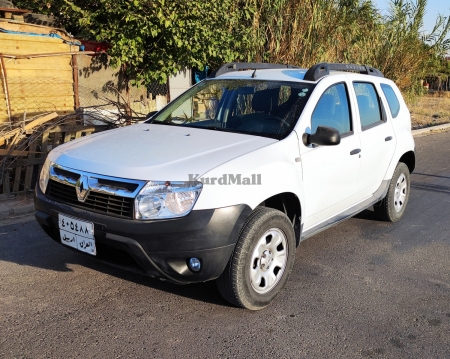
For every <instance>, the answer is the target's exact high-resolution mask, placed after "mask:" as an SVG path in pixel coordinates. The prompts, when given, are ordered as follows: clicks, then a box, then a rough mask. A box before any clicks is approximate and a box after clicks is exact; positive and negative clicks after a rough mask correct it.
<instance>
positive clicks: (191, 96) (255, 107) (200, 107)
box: [148, 80, 314, 139]
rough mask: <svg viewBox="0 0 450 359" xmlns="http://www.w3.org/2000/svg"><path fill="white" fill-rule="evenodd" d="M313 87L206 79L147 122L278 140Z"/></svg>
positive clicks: (299, 84) (304, 102) (301, 107)
mask: <svg viewBox="0 0 450 359" xmlns="http://www.w3.org/2000/svg"><path fill="white" fill-rule="evenodd" d="M313 86H314V85H311V84H306V83H298V82H297V83H296V82H279V81H264V80H207V81H204V82H201V83H199V84H198V85H197V86H195V87H193V88H191V89H190V90H188V91H187V92H186V93H185V94H183V95H182V96H180V97H179V98H177V99H176V100H175V101H173V102H172V103H170V104H169V105H168V106H167V107H166V108H165V109H164V110H162V111H161V112H160V113H159V114H157V115H156V116H155V117H153V118H152V119H151V120H149V121H148V122H150V123H155V124H167V125H176V126H187V127H199V128H205V129H210V130H218V131H230V132H236V133H245V134H252V135H258V136H266V137H272V138H277V139H281V138H284V137H286V136H287V135H288V134H289V133H290V132H291V131H292V129H293V128H294V126H295V124H296V123H297V120H298V118H299V117H300V114H301V112H302V111H303V108H304V107H305V104H306V102H307V100H308V98H309V96H310V94H311V92H312V90H313Z"/></svg>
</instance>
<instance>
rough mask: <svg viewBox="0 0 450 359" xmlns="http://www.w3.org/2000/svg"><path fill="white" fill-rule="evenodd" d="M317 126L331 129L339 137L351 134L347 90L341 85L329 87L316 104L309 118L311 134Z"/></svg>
mask: <svg viewBox="0 0 450 359" xmlns="http://www.w3.org/2000/svg"><path fill="white" fill-rule="evenodd" d="M319 126H328V127H333V128H335V129H337V130H338V131H339V132H340V133H341V135H343V134H347V133H350V132H351V130H352V127H351V118H350V110H349V105H348V96H347V88H346V86H345V85H344V84H343V83H341V84H337V85H334V86H331V87H329V88H328V89H327V90H326V91H325V92H324V94H323V95H322V97H321V98H320V100H319V102H318V103H317V105H316V108H315V109H314V112H313V114H312V117H311V133H315V132H316V130H317V127H319Z"/></svg>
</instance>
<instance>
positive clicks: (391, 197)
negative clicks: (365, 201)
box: [373, 162, 411, 222]
mask: <svg viewBox="0 0 450 359" xmlns="http://www.w3.org/2000/svg"><path fill="white" fill-rule="evenodd" d="M410 177H411V176H410V173H409V169H408V166H406V165H405V164H404V163H403V162H399V163H398V165H397V167H396V169H395V171H394V175H393V176H392V179H391V183H390V184H389V189H388V192H387V194H386V196H385V197H384V198H383V199H382V200H381V201H380V202H378V203H376V204H375V205H374V206H373V208H374V211H375V215H376V216H377V217H378V218H379V219H381V220H383V221H387V222H397V221H398V220H399V219H400V218H402V216H403V213H405V209H406V204H407V203H408V199H409V192H410V188H411V178H410Z"/></svg>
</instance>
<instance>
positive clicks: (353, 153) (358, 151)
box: [350, 148, 361, 155]
mask: <svg viewBox="0 0 450 359" xmlns="http://www.w3.org/2000/svg"><path fill="white" fill-rule="evenodd" d="M360 152H361V149H360V148H357V149H354V150H353V151H350V155H357V154H358V153H360Z"/></svg>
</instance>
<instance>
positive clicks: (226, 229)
mask: <svg viewBox="0 0 450 359" xmlns="http://www.w3.org/2000/svg"><path fill="white" fill-rule="evenodd" d="M35 207H36V214H35V216H36V219H37V221H38V223H39V224H40V225H41V227H42V229H43V230H44V231H45V232H46V233H47V234H48V235H49V236H50V237H51V238H52V239H53V240H55V241H57V242H58V243H61V240H60V233H59V228H58V213H62V214H65V215H68V216H72V217H75V218H79V219H81V220H85V221H89V222H92V223H94V237H95V243H96V247H97V255H96V256H95V258H96V259H98V260H100V261H102V262H106V263H109V264H112V265H114V266H117V267H120V268H123V269H127V270H130V271H133V272H137V273H141V274H146V275H150V276H153V277H157V278H163V279H166V280H168V281H171V282H174V283H179V284H184V283H193V282H203V281H207V280H211V279H215V278H217V277H218V276H220V274H221V273H222V272H223V270H224V268H225V266H226V265H227V262H228V260H229V259H230V256H231V254H232V253H233V250H234V247H235V245H236V241H237V240H238V238H239V233H240V231H241V229H242V226H243V225H244V223H245V220H246V219H247V217H248V216H249V215H250V213H251V211H252V210H251V208H250V207H249V206H247V205H243V204H242V205H236V206H230V207H224V208H218V209H209V210H199V211H192V212H191V213H190V214H189V215H187V216H186V217H183V218H179V219H172V220H155V221H138V220H130V219H122V218H118V217H112V216H106V215H103V214H98V213H93V212H89V211H86V210H85V209H83V208H77V207H74V206H71V205H66V204H64V203H61V202H57V201H54V200H52V199H50V198H48V197H47V196H45V195H44V194H43V193H42V192H41V190H40V188H39V186H37V187H36V191H35ZM67 248H70V247H67ZM79 253H80V254H83V253H82V252H79ZM86 255H87V254H86ZM193 257H195V258H198V259H200V261H201V270H200V271H198V272H193V271H191V270H190V269H189V267H188V265H187V264H188V260H189V258H193Z"/></svg>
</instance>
